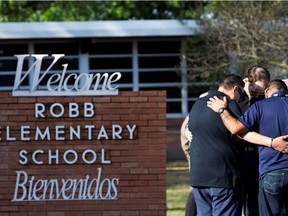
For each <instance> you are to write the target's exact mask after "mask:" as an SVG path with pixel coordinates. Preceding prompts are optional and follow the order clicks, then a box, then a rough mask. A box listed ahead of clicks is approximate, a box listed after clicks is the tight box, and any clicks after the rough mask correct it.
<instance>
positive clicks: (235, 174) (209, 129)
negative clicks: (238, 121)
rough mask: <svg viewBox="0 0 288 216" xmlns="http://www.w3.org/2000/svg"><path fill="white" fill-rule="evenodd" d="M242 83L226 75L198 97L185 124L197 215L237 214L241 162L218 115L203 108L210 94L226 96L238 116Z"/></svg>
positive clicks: (242, 89)
mask: <svg viewBox="0 0 288 216" xmlns="http://www.w3.org/2000/svg"><path fill="white" fill-rule="evenodd" d="M243 91H244V82H243V80H242V78H241V77H240V76H238V75H234V74H230V75H227V76H226V77H225V78H224V79H223V80H222V82H221V83H220V85H219V88H218V90H210V91H208V95H207V96H205V97H203V98H200V99H198V100H197V101H196V102H195V104H194V105H193V107H192V109H191V111H190V114H189V121H188V126H189V130H191V131H192V134H193V139H192V143H191V145H190V154H191V157H190V158H191V161H190V169H191V170H190V176H191V178H190V184H191V186H192V187H193V193H194V196H195V201H196V205H197V214H198V215H227V216H228V215H229V216H231V215H233V216H238V215H239V216H240V215H241V211H242V199H241V189H242V188H241V179H240V178H241V161H240V149H239V147H240V146H239V143H238V141H239V140H238V139H237V137H236V136H234V137H233V136H232V135H231V133H230V132H229V131H228V130H227V129H226V128H225V126H224V124H223V123H222V122H221V119H220V118H219V115H217V114H215V113H214V112H213V111H212V110H211V109H209V108H208V107H207V101H208V100H209V98H210V97H213V96H218V97H220V98H223V97H224V96H228V97H229V98H230V99H231V100H229V103H228V109H229V110H230V111H231V112H232V113H233V115H235V117H239V116H240V115H241V114H242V112H241V109H240V107H239V105H238V103H237V102H239V100H240V98H241V97H242V94H243Z"/></svg>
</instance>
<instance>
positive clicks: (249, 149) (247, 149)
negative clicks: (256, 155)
mask: <svg viewBox="0 0 288 216" xmlns="http://www.w3.org/2000/svg"><path fill="white" fill-rule="evenodd" d="M244 150H245V151H246V152H250V151H254V150H256V149H255V148H253V147H250V146H247V147H245V148H244Z"/></svg>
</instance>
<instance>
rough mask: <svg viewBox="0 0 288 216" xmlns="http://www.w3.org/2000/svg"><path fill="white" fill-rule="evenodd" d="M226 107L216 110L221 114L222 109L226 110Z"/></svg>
mask: <svg viewBox="0 0 288 216" xmlns="http://www.w3.org/2000/svg"><path fill="white" fill-rule="evenodd" d="M226 109H227V108H226V107H221V108H220V109H219V110H218V114H219V115H221V114H222V113H223V112H224V110H226Z"/></svg>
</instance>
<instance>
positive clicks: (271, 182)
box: [207, 80, 288, 215]
mask: <svg viewBox="0 0 288 216" xmlns="http://www.w3.org/2000/svg"><path fill="white" fill-rule="evenodd" d="M265 97H266V98H267V99H265V100H262V101H259V102H256V103H255V104H253V105H252V106H251V107H250V108H249V109H248V110H247V111H246V112H245V113H244V114H243V115H242V116H241V117H240V118H238V120H237V119H235V118H234V117H232V116H231V114H230V113H229V111H227V109H226V106H227V101H226V99H225V98H224V100H221V99H219V98H217V97H213V98H210V100H209V101H208V102H207V106H208V107H210V108H211V109H213V110H214V111H215V112H217V111H218V110H219V109H220V108H221V109H226V110H224V111H223V112H222V114H221V115H220V116H221V119H222V121H223V123H224V125H225V126H226V127H227V129H228V130H229V131H230V132H231V133H232V134H237V135H238V136H240V137H242V138H244V139H246V140H248V141H250V142H253V141H252V140H251V139H249V137H250V135H251V133H247V132H248V131H255V132H259V133H260V134H262V135H265V136H267V137H272V138H268V140H267V138H266V139H265V140H263V142H265V144H266V146H259V147H258V151H259V173H260V182H259V197H258V199H259V213H260V215H281V211H282V208H283V206H285V209H286V212H288V154H284V153H287V152H288V149H287V147H286V148H278V146H277V145H278V142H279V136H282V135H286V134H288V124H287V118H288V91H287V86H286V84H285V83H284V82H283V81H282V80H273V81H271V82H270V83H269V84H268V86H267V88H266V90H265ZM273 137H274V138H276V137H278V138H277V140H276V139H273ZM250 138H251V137H250ZM286 138H287V136H285V137H283V139H286ZM269 140H270V141H269ZM254 142H255V140H254ZM267 146H268V148H267ZM269 147H270V148H269ZM275 149H277V150H278V151H276V150H275ZM279 151H281V152H279Z"/></svg>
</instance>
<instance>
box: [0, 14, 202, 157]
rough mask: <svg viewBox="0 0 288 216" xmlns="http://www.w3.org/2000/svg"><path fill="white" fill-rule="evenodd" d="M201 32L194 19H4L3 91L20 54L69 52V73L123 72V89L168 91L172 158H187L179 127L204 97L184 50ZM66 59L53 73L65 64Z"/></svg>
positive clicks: (0, 38) (0, 33)
mask: <svg viewBox="0 0 288 216" xmlns="http://www.w3.org/2000/svg"><path fill="white" fill-rule="evenodd" d="M196 33H197V24H196V22H195V21H194V20H182V21H178V20H126V21H87V22H31V23H26V22H25V23H23V22H17V23H0V91H12V89H13V85H14V78H15V71H16V67H17V57H15V56H14V55H19V54H48V55H49V56H50V57H51V55H52V54H65V56H64V57H62V58H61V61H63V62H68V63H69V67H68V68H67V71H66V74H67V75H68V74H69V73H79V74H81V73H88V74H96V73H114V72H120V73H121V74H122V77H121V79H120V81H119V82H118V83H117V84H118V85H119V91H136V92H137V91H146V90H165V91H166V95H167V97H166V98H167V99H166V107H167V111H166V113H167V114H166V118H167V132H166V133H167V144H168V147H167V159H168V160H178V159H184V158H185V157H184V154H183V153H182V150H181V147H180V140H179V129H180V126H181V122H182V120H183V118H184V117H185V116H186V115H187V114H188V112H189V110H190V108H191V106H192V103H193V101H195V100H196V98H197V97H198V95H195V93H193V91H190V90H189V89H188V86H189V85H191V83H190V82H188V81H187V77H186V74H187V62H186V58H185V54H184V50H185V46H186V40H187V38H189V37H192V36H193V35H195V34H196ZM48 58H49V57H48ZM51 61H52V57H51ZM61 61H60V62H59V64H57V65H55V67H53V68H52V69H51V70H50V72H49V73H53V72H59V71H61V70H63V67H62V65H61ZM32 63H33V62H31V61H29V60H26V61H25V62H24V69H26V70H28V69H29V68H30V67H31V65H32ZM48 66H49V65H44V67H46V69H47V67H48ZM43 70H45V68H43ZM45 81H47V80H43V83H44V82H45ZM31 82H32V81H31V79H30V78H29V77H26V78H25V80H24V84H25V85H27V88H28V86H29V85H30V84H31ZM40 86H41V83H40ZM24 88H25V86H24Z"/></svg>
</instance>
